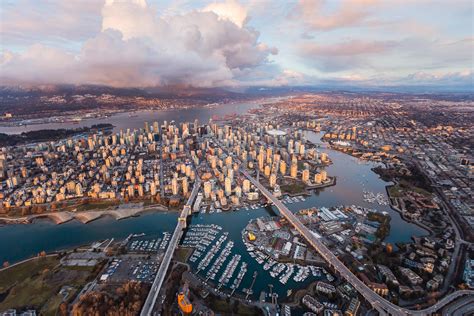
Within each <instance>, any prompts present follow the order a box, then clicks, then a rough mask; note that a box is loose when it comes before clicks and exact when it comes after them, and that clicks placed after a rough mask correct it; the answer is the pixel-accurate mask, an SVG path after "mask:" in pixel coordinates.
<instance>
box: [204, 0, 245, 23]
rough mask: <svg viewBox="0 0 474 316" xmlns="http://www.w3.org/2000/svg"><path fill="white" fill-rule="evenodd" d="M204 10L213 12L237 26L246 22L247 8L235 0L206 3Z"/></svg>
mask: <svg viewBox="0 0 474 316" xmlns="http://www.w3.org/2000/svg"><path fill="white" fill-rule="evenodd" d="M203 11H204V12H214V13H215V14H217V15H218V16H219V18H221V19H225V20H229V21H231V22H233V23H235V24H236V25H238V26H239V27H242V26H244V24H245V23H246V22H247V18H248V17H247V9H246V8H245V7H244V6H242V5H241V4H240V3H238V2H237V1H235V0H227V1H225V2H214V3H211V4H209V5H207V6H206V7H205V8H204V9H203Z"/></svg>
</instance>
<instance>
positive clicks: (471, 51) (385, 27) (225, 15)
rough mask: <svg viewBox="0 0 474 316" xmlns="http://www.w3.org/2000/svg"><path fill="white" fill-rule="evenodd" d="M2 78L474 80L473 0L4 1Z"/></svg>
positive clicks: (464, 83) (238, 83)
mask: <svg viewBox="0 0 474 316" xmlns="http://www.w3.org/2000/svg"><path fill="white" fill-rule="evenodd" d="M0 1H1V2H0V26H1V27H0V84H1V85H18V84H28V85H36V84H38V85H40V84H41V85H43V84H96V85H107V86H113V87H157V86H158V87H160V86H193V87H205V88H210V87H234V88H235V87H237V88H238V87H251V86H304V85H309V86H318V85H334V86H338V85H356V86H367V87H373V86H430V87H433V88H434V89H435V88H437V87H465V88H467V89H469V90H471V91H472V90H473V78H474V75H473V67H474V35H473V32H474V22H473V21H474V17H473V5H472V3H471V1H464V0H452V1H446V0H430V1H428V0H385V1H383V0H326V1H325V0H301V1H278V0H224V1H201V0H193V1H188V0H173V1H171V0H67V1H65V0H0Z"/></svg>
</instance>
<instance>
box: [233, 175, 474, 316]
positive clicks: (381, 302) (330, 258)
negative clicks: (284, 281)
mask: <svg viewBox="0 0 474 316" xmlns="http://www.w3.org/2000/svg"><path fill="white" fill-rule="evenodd" d="M241 171H242V174H243V175H244V176H245V177H247V178H248V179H249V180H250V182H251V183H252V184H253V185H255V187H257V188H258V189H259V190H260V192H262V194H263V195H264V196H265V197H266V198H267V199H268V200H269V201H271V202H272V203H273V204H274V205H275V207H276V208H277V209H278V210H279V212H280V214H281V215H283V216H284V217H285V218H286V219H287V220H288V222H289V223H290V224H291V225H293V226H294V227H295V229H296V230H297V231H298V232H299V233H300V234H301V236H303V237H304V238H305V239H306V241H307V242H308V243H309V244H310V245H311V246H312V247H313V248H314V249H315V250H316V251H317V252H318V253H319V254H320V255H321V257H323V259H324V260H325V261H326V262H327V263H328V264H329V266H330V267H331V268H332V269H334V270H335V271H337V272H338V273H339V275H340V276H341V277H342V278H343V279H344V280H346V281H347V282H349V283H350V284H351V285H352V286H353V287H354V288H355V289H356V290H357V291H358V292H359V293H360V294H361V295H362V296H363V297H364V298H365V299H366V300H367V302H368V303H369V304H370V305H371V306H372V307H373V308H374V309H375V310H377V311H378V312H379V314H380V315H397V316H398V315H420V316H421V315H430V314H432V313H435V312H436V311H437V310H439V309H440V308H442V307H443V306H445V305H446V304H449V303H450V302H452V301H453V300H455V299H457V298H459V297H461V296H464V295H474V291H470V290H467V291H457V292H454V293H452V294H450V295H448V296H446V297H444V298H443V299H441V300H440V301H438V302H437V303H436V304H434V305H432V306H430V307H429V308H426V309H423V310H417V311H414V310H408V309H405V308H403V307H400V306H397V305H395V304H393V303H392V302H389V301H388V300H386V299H384V298H383V297H381V296H379V295H378V294H377V293H375V292H374V291H372V290H371V289H370V288H369V287H368V286H367V285H366V284H365V283H364V282H362V281H361V280H360V279H359V278H357V277H356V276H355V275H354V274H353V273H352V271H351V270H349V268H347V267H346V265H345V264H344V263H342V262H341V261H340V260H339V258H337V257H336V255H334V254H333V253H332V252H331V250H329V249H328V248H327V247H326V245H324V243H323V242H322V240H320V239H319V238H317V237H316V236H315V235H314V234H313V233H312V232H311V231H310V230H309V229H308V228H307V227H306V226H304V225H303V224H302V223H301V221H300V220H299V219H298V218H297V217H296V215H295V214H293V212H291V211H290V210H289V209H288V208H287V207H286V206H285V205H284V204H283V203H282V202H281V201H280V200H278V199H277V198H276V197H275V196H274V195H273V194H272V193H271V192H269V191H268V190H267V189H266V188H265V187H264V186H263V185H262V184H261V183H260V182H259V181H257V180H256V179H255V178H254V177H252V176H251V175H250V174H249V173H248V171H247V170H245V169H244V168H242V169H241Z"/></svg>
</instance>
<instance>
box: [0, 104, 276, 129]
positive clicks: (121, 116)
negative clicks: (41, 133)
mask: <svg viewBox="0 0 474 316" xmlns="http://www.w3.org/2000/svg"><path fill="white" fill-rule="evenodd" d="M271 100H272V99H270V100H269V99H266V100H265V102H271ZM275 100H277V99H275ZM259 104H260V103H259V102H257V101H252V102H233V103H227V104H219V105H216V106H214V107H212V108H207V107H201V108H190V109H184V110H183V109H171V110H142V111H135V112H123V113H117V114H113V115H112V116H110V117H107V118H103V119H99V118H90V119H84V120H82V121H80V122H78V124H71V123H70V122H64V123H62V122H51V123H44V124H31V125H22V126H0V133H5V134H20V133H22V132H28V131H36V130H41V129H61V128H64V129H68V128H78V127H83V126H91V125H94V124H104V123H110V124H112V125H114V126H115V127H114V132H119V131H120V130H121V129H123V130H125V129H127V128H130V129H139V128H143V127H144V122H145V121H148V122H149V123H150V125H152V122H154V121H158V122H159V123H160V124H162V123H163V121H168V123H169V122H171V121H172V120H174V121H175V122H177V123H181V122H194V120H195V119H198V121H199V122H208V121H209V119H210V118H211V117H212V116H213V115H218V116H222V115H227V114H234V113H236V114H243V113H245V112H247V111H248V110H250V109H252V108H256V107H258V105H259Z"/></svg>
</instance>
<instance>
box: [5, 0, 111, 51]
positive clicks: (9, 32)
mask: <svg viewBox="0 0 474 316" xmlns="http://www.w3.org/2000/svg"><path fill="white" fill-rule="evenodd" d="M101 7H102V2H101V1H97V0H67V1H38V0H18V1H13V2H8V1H2V4H1V6H0V20H1V22H0V25H1V27H0V37H1V39H2V42H3V43H10V44H20V45H22V44H25V43H31V41H35V40H41V41H49V42H56V41H80V40H85V39H87V38H89V37H90V36H92V35H93V34H95V33H96V32H97V31H98V30H100V9H101Z"/></svg>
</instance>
